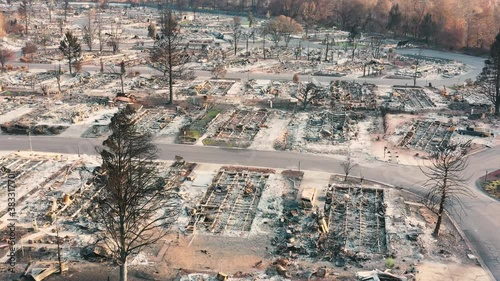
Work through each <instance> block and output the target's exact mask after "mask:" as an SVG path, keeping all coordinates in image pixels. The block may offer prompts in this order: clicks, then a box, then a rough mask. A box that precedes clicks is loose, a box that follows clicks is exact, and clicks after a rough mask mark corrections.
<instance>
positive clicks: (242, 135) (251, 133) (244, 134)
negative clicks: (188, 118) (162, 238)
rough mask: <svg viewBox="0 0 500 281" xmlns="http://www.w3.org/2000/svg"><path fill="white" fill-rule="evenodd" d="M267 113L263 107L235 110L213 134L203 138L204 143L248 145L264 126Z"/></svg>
mask: <svg viewBox="0 0 500 281" xmlns="http://www.w3.org/2000/svg"><path fill="white" fill-rule="evenodd" d="M267 115H268V111H267V110H265V109H262V110H258V111H249V110H236V111H235V112H234V113H233V114H232V115H231V117H230V118H229V120H227V121H226V122H224V123H223V124H222V125H220V127H218V128H217V131H216V133H215V134H214V135H212V136H208V137H207V138H205V139H204V140H203V143H204V144H205V145H221V146H238V147H248V146H250V145H251V144H252V141H253V139H254V137H255V135H257V133H258V132H259V130H260V128H261V127H263V126H264V123H265V122H266V119H267Z"/></svg>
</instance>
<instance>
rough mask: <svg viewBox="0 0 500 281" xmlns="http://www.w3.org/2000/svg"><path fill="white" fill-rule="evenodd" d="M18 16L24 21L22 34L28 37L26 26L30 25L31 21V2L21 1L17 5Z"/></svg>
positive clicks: (27, 0)
mask: <svg viewBox="0 0 500 281" xmlns="http://www.w3.org/2000/svg"><path fill="white" fill-rule="evenodd" d="M18 13H19V16H20V17H21V18H22V19H23V21H24V29H25V31H24V33H25V34H26V36H28V26H29V24H30V20H31V13H32V2H31V0H23V1H21V3H20V4H19V9H18Z"/></svg>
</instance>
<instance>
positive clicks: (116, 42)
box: [105, 21, 122, 54]
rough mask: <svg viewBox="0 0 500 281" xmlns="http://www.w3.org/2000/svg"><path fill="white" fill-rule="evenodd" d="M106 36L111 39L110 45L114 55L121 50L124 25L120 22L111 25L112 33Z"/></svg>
mask: <svg viewBox="0 0 500 281" xmlns="http://www.w3.org/2000/svg"><path fill="white" fill-rule="evenodd" d="M105 35H106V36H108V37H109V40H108V45H109V46H110V47H111V50H112V51H113V54H115V53H116V52H118V51H119V50H120V43H121V37H122V25H121V22H120V21H116V22H113V23H111V25H110V33H106V34H105Z"/></svg>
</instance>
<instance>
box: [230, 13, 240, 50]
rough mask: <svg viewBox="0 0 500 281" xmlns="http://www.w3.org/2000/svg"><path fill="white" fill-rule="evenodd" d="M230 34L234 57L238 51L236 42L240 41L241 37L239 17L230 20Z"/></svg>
mask: <svg viewBox="0 0 500 281" xmlns="http://www.w3.org/2000/svg"><path fill="white" fill-rule="evenodd" d="M230 25H231V32H232V33H231V34H232V35H233V41H234V55H236V52H237V51H238V40H240V37H241V18H240V17H234V18H233V19H232V20H231V24H230Z"/></svg>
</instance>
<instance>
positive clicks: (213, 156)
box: [0, 135, 500, 280]
mask: <svg viewBox="0 0 500 281" xmlns="http://www.w3.org/2000/svg"><path fill="white" fill-rule="evenodd" d="M101 141H102V140H95V139H73V138H61V137H45V136H43V137H32V146H33V150H34V151H40V152H55V153H70V154H77V153H80V154H87V155H96V151H95V146H97V145H99V144H100V142H101ZM158 147H159V149H160V153H159V158H160V159H163V160H173V159H174V156H175V155H180V156H182V157H184V158H185V159H186V160H188V161H193V162H199V163H216V164H231V165H246V166H257V167H270V168H282V169H297V168H298V166H299V161H300V167H301V169H302V170H311V171H323V172H331V173H342V169H341V167H340V161H341V159H339V158H336V157H330V156H322V155H315V154H303V153H296V152H288V151H287V152H280V151H257V150H247V149H225V148H217V147H204V146H188V145H178V144H168V145H167V144H158ZM29 149H30V144H29V139H28V137H25V136H6V135H0V150H7V151H10V150H14V151H16V150H28V151H29ZM499 159H500V147H497V148H490V149H488V150H485V151H482V152H479V153H476V154H474V155H472V156H471V157H470V160H469V163H470V164H469V167H468V169H467V172H466V176H469V177H470V181H469V186H470V189H471V190H472V192H473V193H474V195H475V196H474V197H463V198H462V201H463V203H464V212H461V213H460V214H454V215H453V216H454V218H455V220H456V221H457V222H458V223H459V225H460V227H461V229H462V230H463V231H464V233H465V234H466V236H467V238H468V239H469V240H470V241H471V243H472V244H473V246H474V247H475V248H476V249H477V251H478V253H479V255H480V256H481V257H482V259H483V260H484V262H485V264H486V265H487V266H488V267H489V269H490V270H491V272H492V274H493V275H494V277H495V278H496V279H497V280H500V235H499V234H498V233H499V229H500V203H499V202H497V201H495V200H493V199H492V198H490V197H488V196H487V195H485V194H484V193H483V192H482V191H480V190H479V189H478V188H476V186H475V184H474V182H475V180H476V179H477V178H478V177H480V176H482V175H484V174H485V171H490V172H491V171H493V170H496V169H498V168H500V165H499V164H500V161H499ZM360 171H361V172H362V173H363V176H364V177H365V178H366V179H370V180H376V181H380V182H384V183H388V184H392V185H395V186H400V187H402V188H404V189H407V190H409V191H412V192H414V193H417V194H419V195H423V194H425V188H424V187H422V186H421V185H422V184H423V180H424V177H423V175H422V173H421V171H420V169H419V168H418V167H413V166H402V165H397V164H390V163H385V162H378V161H373V162H369V163H366V164H361V165H359V166H358V167H357V168H356V169H355V171H354V172H353V174H354V175H356V174H359V173H360Z"/></svg>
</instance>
